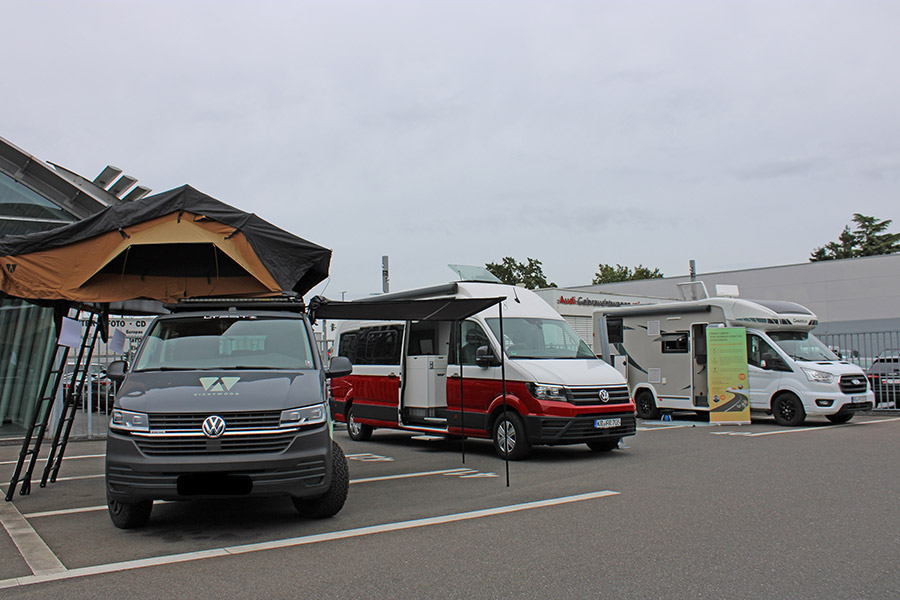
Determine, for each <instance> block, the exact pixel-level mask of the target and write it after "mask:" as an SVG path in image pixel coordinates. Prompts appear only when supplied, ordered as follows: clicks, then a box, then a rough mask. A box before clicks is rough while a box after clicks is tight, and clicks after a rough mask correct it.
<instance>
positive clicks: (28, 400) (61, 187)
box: [0, 138, 150, 436]
mask: <svg viewBox="0 0 900 600" xmlns="http://www.w3.org/2000/svg"><path fill="white" fill-rule="evenodd" d="M136 183H137V180H136V179H135V178H133V177H129V176H128V175H123V174H122V170H121V169H117V168H116V167H111V166H109V167H106V168H105V169H103V171H102V172H101V173H100V175H98V176H97V177H96V178H94V180H93V181H88V180H86V179H84V178H83V177H81V176H80V175H78V174H76V173H73V172H71V171H69V170H67V169H64V168H62V167H59V166H56V165H52V164H50V163H46V162H44V161H42V160H40V159H38V158H36V157H34V156H32V155H31V154H29V153H27V152H25V151H24V150H22V149H21V148H18V147H17V146H15V145H13V144H12V143H11V142H9V141H7V140H5V139H3V138H0V236H7V235H23V234H28V233H33V232H37V231H46V230H49V229H53V228H55V227H60V226H62V225H66V224H68V223H73V222H75V221H79V220H81V219H84V218H87V217H89V216H91V215H93V214H96V213H98V212H100V211H101V210H103V209H104V208H106V207H107V206H110V205H112V204H116V203H119V202H126V201H132V200H136V199H137V198H141V197H143V196H144V195H146V194H147V193H149V192H150V190H149V189H148V188H146V187H143V186H136V185H135V184H136ZM57 337H58V332H57V331H56V325H55V323H54V317H53V309H52V308H48V307H46V306H39V305H36V304H33V303H30V302H27V301H26V300H22V299H18V298H0V436H8V435H18V434H20V433H21V432H22V431H23V428H24V426H25V424H26V423H31V422H32V421H33V415H34V410H35V407H36V405H37V400H38V397H39V394H40V393H41V390H40V387H41V385H42V383H43V379H44V374H45V373H46V372H47V370H48V368H49V367H48V365H49V363H50V361H51V360H52V355H53V350H54V348H55V345H56V339H57Z"/></svg>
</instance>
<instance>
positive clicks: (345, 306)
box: [309, 296, 506, 321]
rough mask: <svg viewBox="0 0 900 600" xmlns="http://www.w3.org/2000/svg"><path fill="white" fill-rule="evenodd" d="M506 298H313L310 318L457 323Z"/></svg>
mask: <svg viewBox="0 0 900 600" xmlns="http://www.w3.org/2000/svg"><path fill="white" fill-rule="evenodd" d="M505 299H506V298H503V297H499V298H429V299H427V300H416V299H410V300H354V301H352V302H338V301H334V300H328V299H327V298H322V297H319V296H316V297H315V298H313V299H312V300H311V301H310V303H309V312H310V317H311V318H312V319H313V320H315V319H347V320H354V321H369V320H371V321H459V320H461V319H465V318H467V317H471V316H472V315H474V314H476V313H479V312H481V311H483V310H484V309H486V308H490V307H491V306H494V305H495V304H499V303H500V302H502V301H504V300H505Z"/></svg>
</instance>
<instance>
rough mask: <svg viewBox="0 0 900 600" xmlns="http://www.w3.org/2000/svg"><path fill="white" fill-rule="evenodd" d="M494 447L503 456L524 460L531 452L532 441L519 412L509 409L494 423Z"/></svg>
mask: <svg viewBox="0 0 900 600" xmlns="http://www.w3.org/2000/svg"><path fill="white" fill-rule="evenodd" d="M494 449H495V450H496V451H497V454H498V455H500V457H501V458H507V459H509V460H522V459H523V458H525V457H527V456H528V455H529V454H530V453H531V442H529V441H528V435H527V434H526V433H525V424H524V423H523V422H522V417H520V416H519V414H518V413H516V412H512V411H507V412H506V413H505V414H502V413H501V414H500V416H499V417H497V421H496V422H495V423H494Z"/></svg>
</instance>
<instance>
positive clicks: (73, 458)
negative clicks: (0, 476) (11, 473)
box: [0, 454, 106, 465]
mask: <svg viewBox="0 0 900 600" xmlns="http://www.w3.org/2000/svg"><path fill="white" fill-rule="evenodd" d="M105 456H106V455H105V454H80V455H77V456H63V460H78V459H79V458H103V457H105ZM17 462H19V461H18V460H3V461H0V465H14V464H16V463H17ZM37 462H47V459H46V457H45V458H39V459H37Z"/></svg>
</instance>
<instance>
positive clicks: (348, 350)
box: [338, 331, 359, 364]
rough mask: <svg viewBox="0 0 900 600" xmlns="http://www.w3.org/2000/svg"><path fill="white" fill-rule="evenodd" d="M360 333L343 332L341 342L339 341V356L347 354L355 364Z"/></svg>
mask: <svg viewBox="0 0 900 600" xmlns="http://www.w3.org/2000/svg"><path fill="white" fill-rule="evenodd" d="M358 335H359V334H358V332H356V331H348V332H347V333H342V334H341V339H340V342H339V343H338V345H339V346H340V349H339V350H338V356H346V357H347V358H349V359H350V362H352V363H353V364H356V341H357V337H358Z"/></svg>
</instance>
